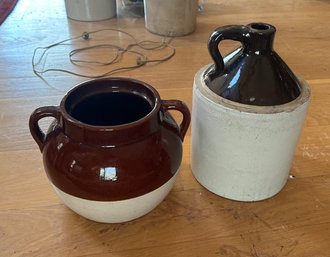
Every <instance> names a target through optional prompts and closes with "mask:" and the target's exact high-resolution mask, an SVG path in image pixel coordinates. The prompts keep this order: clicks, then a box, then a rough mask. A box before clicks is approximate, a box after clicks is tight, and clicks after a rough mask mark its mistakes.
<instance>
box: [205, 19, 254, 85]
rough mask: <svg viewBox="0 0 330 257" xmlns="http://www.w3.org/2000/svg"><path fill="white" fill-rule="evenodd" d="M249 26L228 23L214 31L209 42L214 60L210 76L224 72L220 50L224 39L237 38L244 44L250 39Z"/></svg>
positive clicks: (212, 77) (209, 48) (213, 76)
mask: <svg viewBox="0 0 330 257" xmlns="http://www.w3.org/2000/svg"><path fill="white" fill-rule="evenodd" d="M249 31H250V30H249V28H248V27H246V26H243V25H228V26H224V27H219V28H217V29H216V30H214V31H213V32H212V34H211V35H210V37H209V41H208V43H207V46H208V50H209V53H210V55H211V57H212V59H213V61H214V70H213V71H210V72H209V76H210V78H211V79H212V80H213V79H214V78H215V77H217V76H219V75H222V74H223V72H224V68H225V65H224V62H223V57H222V55H221V53H220V51H219V44H220V42H221V41H223V40H227V39H229V40H235V41H239V42H241V43H242V44H243V45H244V46H246V45H247V43H248V40H249Z"/></svg>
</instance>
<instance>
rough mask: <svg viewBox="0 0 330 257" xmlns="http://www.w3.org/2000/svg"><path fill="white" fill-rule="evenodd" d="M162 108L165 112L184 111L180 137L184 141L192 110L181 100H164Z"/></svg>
mask: <svg viewBox="0 0 330 257" xmlns="http://www.w3.org/2000/svg"><path fill="white" fill-rule="evenodd" d="M162 109H163V111H164V112H166V111H169V110H176V111H179V112H181V113H182V121H181V124H180V125H179V133H180V138H181V140H182V141H183V139H184V137H185V135H186V133H187V130H188V128H189V124H190V111H189V108H188V107H187V105H186V104H185V103H184V102H182V101H180V100H162Z"/></svg>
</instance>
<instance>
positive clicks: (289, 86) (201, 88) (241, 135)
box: [191, 23, 310, 201]
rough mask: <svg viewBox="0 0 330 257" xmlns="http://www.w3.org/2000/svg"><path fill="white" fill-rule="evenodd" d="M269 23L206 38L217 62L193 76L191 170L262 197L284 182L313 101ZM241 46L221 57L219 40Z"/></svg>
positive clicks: (225, 190) (224, 188)
mask: <svg viewBox="0 0 330 257" xmlns="http://www.w3.org/2000/svg"><path fill="white" fill-rule="evenodd" d="M274 36H275V28H274V27H273V26H272V25H269V24H263V23H253V24H249V25H247V26H236V25H234V26H225V27H221V28H218V29H217V30H215V31H214V32H213V33H212V34H211V36H210V39H209V42H208V47H209V52H210V54H211V56H212V58H213V60H214V64H211V65H207V66H206V67H203V68H202V69H201V70H199V71H198V72H197V74H196V76H195V80H194V88H193V109H192V144H191V168H192V171H193V174H194V176H195V177H196V179H197V180H198V181H199V182H200V183H201V184H202V185H203V186H204V187H206V188H207V189H208V190H210V191H211V192H213V193H215V194H218V195H220V196H223V197H226V198H229V199H233V200H238V201H258V200H263V199H267V198H269V197H272V196H274V195H275V194H277V193H278V192H279V191H280V190H281V189H282V188H283V187H284V185H285V184H286V181H287V178H288V175H289V171H290V168H291V164H292V160H293V157H294V153H295V148H296V144H297V141H298V138H299V135H300V131H301V129H302V126H303V122H304V118H305V115H306V112H307V107H308V104H309V101H310V89H309V87H308V85H307V83H306V82H305V81H304V80H303V79H302V78H300V77H297V76H296V75H295V74H294V73H293V72H292V71H291V70H290V68H289V67H288V66H287V65H286V64H285V63H284V61H283V60H282V59H281V58H280V57H279V56H278V55H277V53H276V52H275V51H274V50H273V40H274ZM226 39H231V40H237V41H240V42H241V44H242V46H241V47H240V48H238V49H236V50H234V51H233V52H232V53H230V54H228V55H227V56H226V57H225V58H222V56H221V54H220V52H219V49H218V44H219V43H220V42H221V41H222V40H226Z"/></svg>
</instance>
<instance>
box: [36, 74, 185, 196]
mask: <svg viewBox="0 0 330 257" xmlns="http://www.w3.org/2000/svg"><path fill="white" fill-rule="evenodd" d="M127 101H130V102H129V103H128V102H127ZM173 109H174V110H178V111H180V112H181V113H182V114H183V120H182V123H181V124H180V126H178V125H177V123H176V122H175V121H174V119H173V118H172V116H171V115H170V114H169V112H168V110H173ZM84 113H85V114H86V115H83V114H84ZM47 116H52V117H55V121H54V122H53V123H52V124H51V126H50V128H49V130H48V132H47V134H44V133H43V132H42V131H41V130H40V128H39V126H38V121H39V120H40V119H42V118H44V117H47ZM96 116H97V117H96ZM122 116H125V117H122ZM189 122H190V113H189V110H188V108H187V107H186V105H185V104H184V103H182V102H181V101H178V100H161V99H160V97H159V95H158V93H157V92H156V91H155V90H154V89H153V88H152V87H151V86H149V85H147V84H145V83H143V82H140V81H136V80H132V79H124V78H111V79H102V80H93V81H89V82H85V83H83V84H81V85H79V86H77V87H76V88H74V89H73V90H71V91H70V92H69V93H68V94H67V95H66V96H65V97H64V98H63V100H62V102H61V104H60V106H59V107H53V106H50V107H41V108H38V109H37V110H35V111H34V112H33V113H32V115H31V117H30V131H31V134H32V136H33V138H34V139H35V140H36V142H37V143H38V145H39V147H40V150H41V151H42V153H43V161H44V166H45V170H46V173H47V175H48V178H49V179H50V181H51V182H52V183H53V184H54V185H55V186H56V187H58V188H59V189H61V190H62V191H64V192H66V193H68V194H71V195H74V196H77V197H80V198H84V199H88V200H99V201H115V200H124V199H130V198H133V197H137V196H140V195H143V194H146V193H148V192H150V191H153V190H155V189H157V188H159V187H160V186H162V185H163V184H164V183H166V182H167V181H168V180H169V179H170V178H172V176H173V175H174V174H175V173H176V172H177V171H178V169H179V166H180V163H181V159H182V140H183V138H184V136H185V133H186V131H187V129H188V126H189Z"/></svg>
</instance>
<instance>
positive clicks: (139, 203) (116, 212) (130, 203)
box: [53, 172, 179, 223]
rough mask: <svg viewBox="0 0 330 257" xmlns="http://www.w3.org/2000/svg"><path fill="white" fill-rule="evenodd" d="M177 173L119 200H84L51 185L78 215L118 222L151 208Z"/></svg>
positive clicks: (167, 191) (169, 185) (143, 213)
mask: <svg viewBox="0 0 330 257" xmlns="http://www.w3.org/2000/svg"><path fill="white" fill-rule="evenodd" d="M178 173H179V172H177V173H176V174H175V175H174V176H173V177H172V178H171V179H170V180H169V181H168V182H166V183H165V184H164V185H162V186H161V187H159V188H157V189H156V190H154V191H152V192H150V193H147V194H145V195H142V196H139V197H135V198H132V199H128V200H121V201H91V200H86V199H82V198H79V197H75V196H73V195H70V194H67V193H65V192H63V191H62V190H60V189H59V188H57V187H56V186H54V185H53V187H54V189H55V192H56V193H57V195H58V196H59V197H60V199H61V200H62V201H63V202H64V204H65V205H66V206H68V207H69V208H70V209H72V210H73V211H74V212H76V213H78V214H79V215H81V216H83V217H85V218H87V219H90V220H93V221H97V222H103V223H120V222H126V221H130V220H133V219H136V218H139V217H141V216H143V215H145V214H147V213H148V212H150V211H151V210H153V209H154V208H155V207H156V206H157V205H158V204H159V203H160V202H161V201H162V200H163V199H164V198H165V197H166V196H167V194H168V193H169V192H170V190H171V189H172V187H173V185H174V182H175V179H176V176H177V174H178Z"/></svg>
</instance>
